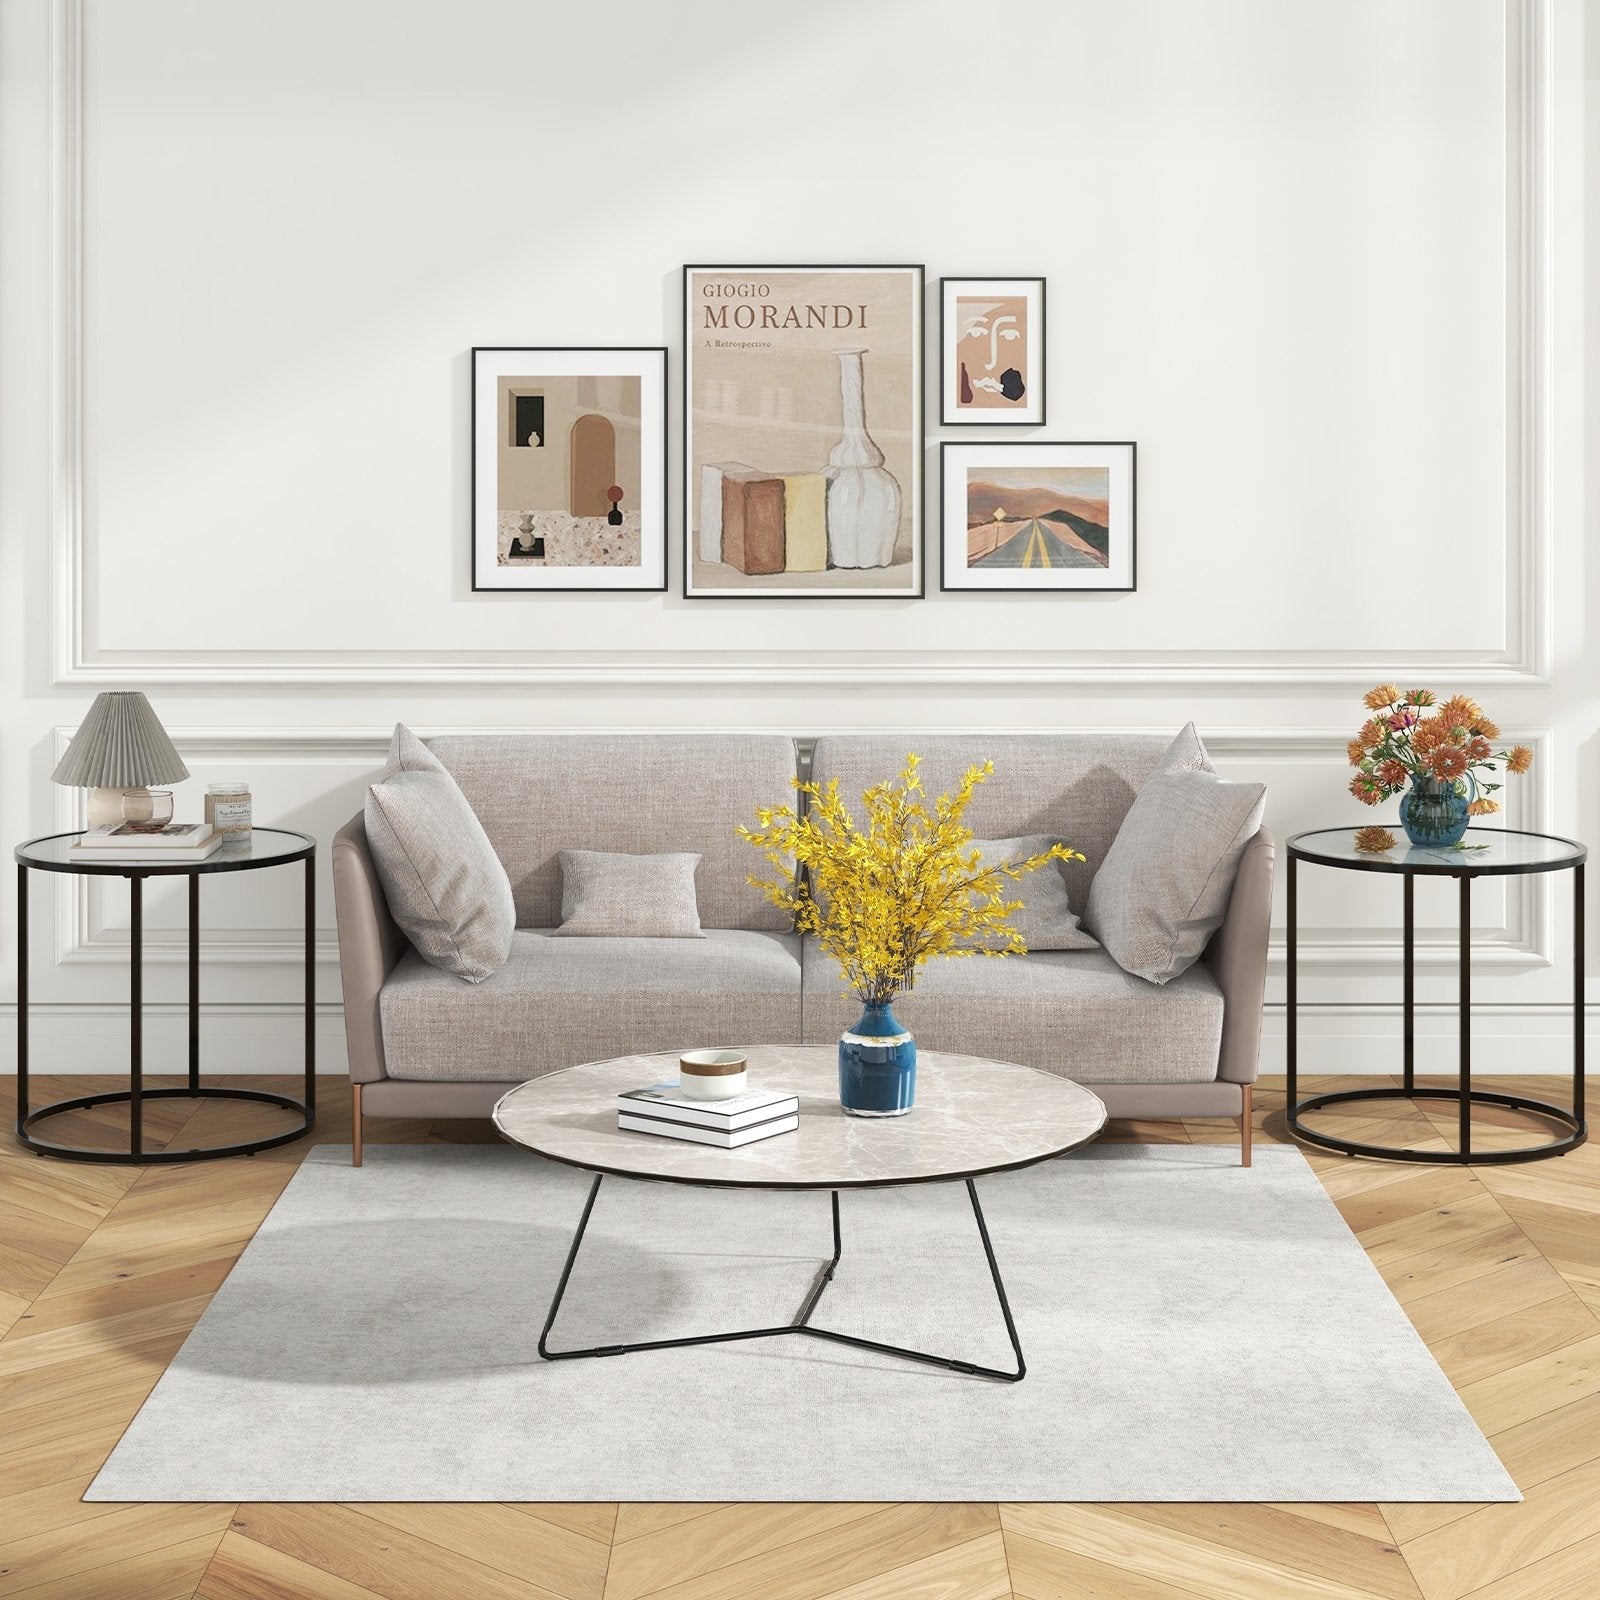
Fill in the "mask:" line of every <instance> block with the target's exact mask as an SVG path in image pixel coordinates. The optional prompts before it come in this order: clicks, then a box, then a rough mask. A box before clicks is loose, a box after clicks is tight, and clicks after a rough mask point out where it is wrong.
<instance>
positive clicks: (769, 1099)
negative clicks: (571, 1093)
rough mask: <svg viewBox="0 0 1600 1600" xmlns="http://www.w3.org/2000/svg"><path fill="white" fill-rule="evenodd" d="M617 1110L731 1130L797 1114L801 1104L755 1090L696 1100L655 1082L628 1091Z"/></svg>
mask: <svg viewBox="0 0 1600 1600" xmlns="http://www.w3.org/2000/svg"><path fill="white" fill-rule="evenodd" d="M617 1110H618V1111H619V1112H625V1113H627V1114H628V1115H629V1116H651V1117H656V1118H658V1119H663V1120H667V1121H671V1122H688V1123H694V1124H696V1125H697V1126H699V1127H702V1128H721V1129H723V1130H724V1131H727V1130H730V1129H733V1128H744V1127H748V1126H749V1125H750V1124H751V1123H754V1122H764V1121H765V1120H766V1119H767V1118H769V1117H775V1116H779V1115H782V1114H784V1113H789V1114H794V1113H797V1112H798V1111H799V1110H800V1102H799V1100H798V1099H797V1098H796V1097H795V1096H794V1095H792V1094H789V1093H788V1092H787V1091H785V1090H782V1089H780V1090H776V1091H773V1090H769V1089H753V1090H751V1091H750V1092H749V1093H747V1094H740V1095H735V1096H734V1097H733V1098H732V1099H731V1100H696V1099H695V1098H694V1097H693V1096H692V1095H686V1094H685V1093H684V1092H683V1090H682V1089H681V1088H680V1087H679V1086H678V1085H677V1084H676V1083H653V1084H651V1085H650V1087H649V1088H648V1089H626V1090H624V1091H623V1092H622V1093H621V1094H619V1095H618V1096H617Z"/></svg>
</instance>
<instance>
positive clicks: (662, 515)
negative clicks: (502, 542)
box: [467, 344, 672, 594]
mask: <svg viewBox="0 0 1600 1600" xmlns="http://www.w3.org/2000/svg"><path fill="white" fill-rule="evenodd" d="M490 355H504V356H533V357H537V356H553V357H574V356H584V355H592V356H598V357H601V358H615V357H619V356H637V357H641V358H649V359H648V360H643V359H642V360H641V361H640V362H639V369H640V370H639V372H638V373H637V376H638V377H639V379H640V400H641V407H640V409H641V415H640V451H641V457H640V470H641V477H642V476H643V475H644V472H645V452H644V432H645V428H646V426H647V422H648V420H649V419H648V406H647V405H646V404H645V398H646V396H647V395H649V394H651V393H654V392H655V390H656V387H657V385H656V383H655V382H654V381H653V380H652V377H651V375H650V374H649V372H648V370H647V368H648V367H649V366H651V365H653V364H654V363H655V362H656V361H659V363H660V368H661V371H660V378H659V395H658V402H657V403H658V405H659V416H658V418H657V419H656V427H655V430H654V431H655V436H656V442H655V449H656V451H657V452H658V453H659V456H660V483H661V491H660V512H659V521H660V527H659V528H658V529H656V530H653V531H652V530H650V529H647V528H646V527H644V526H643V525H641V528H640V536H639V567H638V568H637V569H634V568H629V567H598V566H597V567H592V568H581V567H557V568H548V569H543V570H547V571H551V572H573V573H584V572H616V573H621V574H628V573H631V572H633V571H635V570H637V572H638V573H639V574H640V580H641V581H635V582H627V581H618V582H613V583H593V582H589V583H566V582H556V583H485V582H481V581H480V579H481V577H482V576H483V573H484V568H485V565H486V563H485V562H484V561H483V560H482V559H481V558H482V550H481V547H480V541H481V540H482V539H483V537H484V530H483V527H482V516H483V510H484V508H483V506H482V505H480V502H479V494H480V490H481V489H484V488H485V487H486V485H485V482H484V479H485V473H484V471H483V464H482V461H481V456H482V454H483V445H482V441H481V439H480V429H481V428H482V427H484V426H485V425H489V426H494V425H496V424H497V423H498V408H497V409H496V414H495V420H494V423H492V424H491V423H488V419H486V418H485V417H484V416H483V414H482V404H481V401H482V396H481V393H480V390H481V387H482V384H481V379H482V377H484V376H485V374H483V373H482V372H481V371H480V358H482V357H486V356H490ZM523 364H526V363H523ZM557 364H558V365H559V364H561V363H557ZM599 364H601V365H605V364H606V362H605V361H604V360H602V362H601V363H599ZM671 366H672V358H671V354H670V352H669V350H668V348H667V347H666V346H665V345H506V344H493V345H473V346H472V349H471V353H470V357H469V362H468V391H469V396H470V404H469V406H468V416H469V419H470V421H469V429H470V432H469V436H468V451H467V455H468V462H469V472H468V491H467V494H468V499H467V521H468V538H467V567H468V576H469V580H470V583H471V588H472V592H473V593H474V594H663V593H665V592H666V590H667V587H668V568H669V564H670V559H671V547H672V533H671V520H672V519H671V515H670V508H671V504H672V500H671V464H670V451H669V449H668V421H669V416H670V407H671V393H672V391H671ZM633 375H634V374H632V373H626V372H624V373H615V372H614V373H594V374H579V373H575V372H568V373H552V374H550V376H561V377H570V376H596V377H604V376H633ZM487 376H489V377H492V378H494V379H496V380H498V379H499V378H501V377H504V376H506V374H505V373H503V372H497V373H491V374H487ZM650 475H651V476H652V477H653V476H654V473H653V471H652V473H651V474H650ZM496 481H497V480H496V479H495V478H494V477H492V476H491V477H490V479H489V487H490V492H491V493H492V492H493V490H492V485H493V484H494V483H495V482H496ZM494 538H495V545H494V557H495V560H496V561H497V560H498V548H499V544H498V541H499V533H498V510H496V526H495V530H494ZM647 551H653V552H654V561H653V562H652V561H649V560H647ZM516 570H519V571H528V572H534V571H539V570H541V569H537V568H526V569H516Z"/></svg>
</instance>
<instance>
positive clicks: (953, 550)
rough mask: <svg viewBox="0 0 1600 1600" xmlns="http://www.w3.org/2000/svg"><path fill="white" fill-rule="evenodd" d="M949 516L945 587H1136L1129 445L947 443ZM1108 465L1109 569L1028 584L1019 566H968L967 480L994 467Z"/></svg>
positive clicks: (1078, 570)
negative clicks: (1056, 580)
mask: <svg viewBox="0 0 1600 1600" xmlns="http://www.w3.org/2000/svg"><path fill="white" fill-rule="evenodd" d="M941 465H942V482H941V483H940V486H939V487H940V493H941V495H942V496H943V502H942V510H943V517H942V520H941V523H940V539H941V542H942V546H943V548H942V550H941V552H940V553H941V557H942V565H941V568H940V585H941V587H942V588H945V589H1010V590H1018V589H1033V588H1038V589H1040V590H1049V589H1052V588H1059V589H1062V590H1064V591H1072V590H1086V589H1131V588H1132V587H1133V574H1134V555H1133V538H1134V448H1133V446H1132V445H1129V444H1055V443H1049V442H1044V441H1040V442H1038V443H1028V444H947V445H946V446H945V447H944V449H943V451H942V452H941ZM1099 466H1104V467H1107V468H1108V469H1109V471H1110V485H1109V494H1110V515H1111V521H1110V525H1109V527H1108V529H1107V532H1108V533H1109V535H1110V540H1111V550H1110V558H1111V564H1110V565H1109V566H1108V567H1105V568H1103V569H1089V568H1083V567H1073V568H1070V569H1067V568H1063V569H1061V573H1062V576H1063V577H1070V579H1071V581H1070V582H1068V583H1063V584H1053V583H1050V582H1047V581H1033V582H1026V583H1024V582H1023V581H1021V574H1020V573H1019V571H1018V570H1017V569H1015V568H1008V567H968V566H967V476H968V474H969V473H971V472H975V471H976V472H981V471H983V470H984V469H985V468H990V467H1099Z"/></svg>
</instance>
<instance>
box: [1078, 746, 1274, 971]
mask: <svg viewBox="0 0 1600 1600" xmlns="http://www.w3.org/2000/svg"><path fill="white" fill-rule="evenodd" d="M1266 794H1267V786H1266V785H1265V784H1264V783H1229V782H1227V781H1226V780H1225V779H1223V778H1219V777H1218V776H1217V774H1216V773H1215V772H1214V771H1213V770H1212V768H1211V762H1210V760H1209V759H1208V758H1207V756H1206V753H1205V747H1204V745H1202V744H1201V743H1200V740H1199V736H1198V735H1197V734H1196V733H1195V731H1194V724H1193V723H1190V724H1189V725H1188V726H1187V727H1186V728H1185V729H1184V730H1183V732H1182V733H1180V734H1179V735H1178V737H1177V738H1176V739H1174V740H1173V742H1172V744H1171V745H1170V746H1169V747H1168V749H1167V752H1166V755H1165V756H1164V757H1163V758H1162V761H1161V764H1160V765H1159V766H1158V767H1157V769H1156V771H1155V772H1154V773H1153V774H1152V775H1151V776H1150V777H1149V778H1147V779H1146V780H1145V782H1144V784H1143V786H1142V787H1141V788H1140V790H1139V793H1138V795H1137V796H1136V797H1135V799H1134V802H1133V805H1132V807H1131V808H1130V810H1129V812H1128V815H1127V816H1126V818H1124V819H1123V823H1122V826H1121V828H1120V829H1118V831H1117V837H1116V839H1115V840H1114V841H1113V843H1112V846H1111V848H1110V849H1109V850H1108V851H1107V852H1106V858H1105V860H1104V861H1103V862H1101V863H1100V866H1099V869H1098V870H1097V871H1096V873H1095V875H1094V881H1093V882H1092V883H1091V884H1090V886H1089V903H1088V905H1087V906H1085V908H1084V918H1083V920H1084V922H1085V923H1086V924H1087V925H1088V927H1089V928H1090V929H1091V930H1092V931H1093V933H1094V935H1095V937H1096V938H1097V939H1099V941H1100V943H1101V944H1103V945H1104V946H1105V948H1106V951H1107V953H1108V954H1109V955H1110V956H1111V958H1112V960H1114V961H1115V962H1116V963H1117V965H1118V966H1119V967H1121V968H1122V969H1123V971H1124V972H1131V973H1133V974H1134V975H1135V976H1137V977H1140V978H1147V979H1149V981H1150V982H1151V983H1167V982H1169V981H1170V980H1171V979H1173V978H1176V977H1177V976H1178V975H1179V974H1180V973H1182V972H1186V971H1187V970H1188V969H1189V968H1190V967H1191V966H1193V965H1194V963H1195V961H1196V960H1197V959H1198V958H1199V956H1200V953H1201V951H1203V950H1204V949H1205V947H1206V943H1207V941H1208V940H1209V939H1210V938H1211V935H1212V934H1213V933H1215V932H1216V931H1217V929H1218V928H1219V927H1220V926H1221V925H1222V919H1223V916H1224V915H1225V914H1226V912H1227V909H1228V898H1229V896H1230V895H1231V894H1232V893H1233V877H1234V873H1235V872H1236V871H1237V869H1238V866H1239V858H1240V856H1242V855H1243V854H1244V847H1245V845H1247V844H1248V843H1249V842H1250V839H1251V838H1252V836H1253V835H1254V834H1255V832H1256V830H1257V829H1258V828H1260V826H1261V814H1262V811H1263V809H1264V807H1265V805H1266Z"/></svg>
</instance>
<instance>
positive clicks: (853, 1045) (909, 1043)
mask: <svg viewBox="0 0 1600 1600" xmlns="http://www.w3.org/2000/svg"><path fill="white" fill-rule="evenodd" d="M916 1094H917V1041H916V1040H915V1039H913V1038H912V1037H911V1035H910V1034H909V1033H907V1032H906V1030H905V1029H904V1028H902V1027H901V1026H900V1024H899V1023H898V1022H897V1021H896V1020H895V1015H894V1012H893V1011H892V1010H891V1009H890V1008H889V1007H888V1006H887V1005H873V1004H872V1003H871V1002H868V1004H867V1008H866V1010H865V1011H863V1012H862V1013H861V1020H860V1021H859V1022H858V1023H857V1024H856V1025H855V1027H853V1028H852V1029H851V1030H850V1031H849V1032H848V1033H846V1034H843V1035H841V1037H840V1039H839V1104H840V1105H841V1106H843V1107H844V1109H845V1111H846V1113H847V1114H848V1115H850V1116H852V1117H903V1116H904V1115H905V1114H906V1112H908V1111H909V1110H910V1109H911V1103H912V1101H913V1100H914V1099H915V1098H916Z"/></svg>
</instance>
